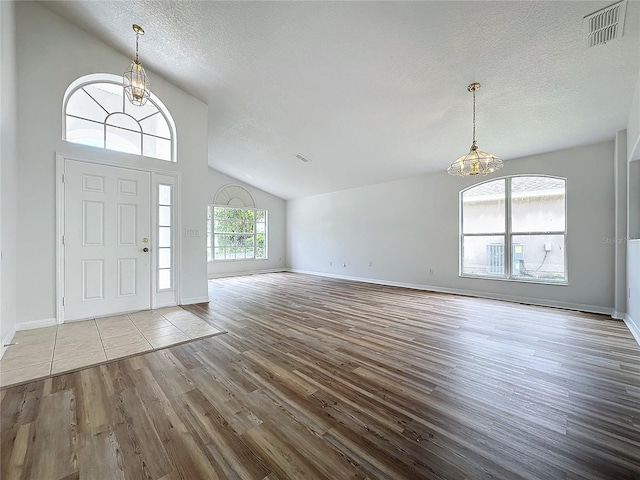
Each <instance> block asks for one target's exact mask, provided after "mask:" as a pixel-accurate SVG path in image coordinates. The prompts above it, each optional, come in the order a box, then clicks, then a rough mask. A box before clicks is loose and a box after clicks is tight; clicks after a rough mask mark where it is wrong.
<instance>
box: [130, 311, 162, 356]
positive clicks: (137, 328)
mask: <svg viewBox="0 0 640 480" xmlns="http://www.w3.org/2000/svg"><path fill="white" fill-rule="evenodd" d="M149 311H150V312H155V311H156V310H153V309H151V310H149ZM127 317H129V321H130V322H131V323H132V324H133V326H134V327H135V328H136V330H138V331H139V332H140V335H142V338H144V341H145V342H147V343H148V344H149V346H150V347H151V348H152V349H155V348H156V347H154V346H153V345H151V342H150V341H149V339H148V338H147V337H146V336H145V334H144V332H143V331H142V330H140V327H138V325H137V324H136V322H134V321H133V320H132V319H131V317H130V316H129V314H127Z"/></svg>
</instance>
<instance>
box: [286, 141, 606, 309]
mask: <svg viewBox="0 0 640 480" xmlns="http://www.w3.org/2000/svg"><path fill="white" fill-rule="evenodd" d="M613 157H614V144H613V142H604V143H599V144H595V145H589V146H584V147H578V148H572V149H568V150H562V151H557V152H551V153H547V154H542V155H535V156H531V157H525V158H520V159H514V160H509V161H507V162H506V163H505V167H504V169H503V170H502V171H501V172H500V174H501V175H505V176H506V175H513V174H548V175H556V176H561V177H566V178H567V208H568V225H567V228H568V234H567V244H568V245H567V255H568V260H567V261H568V275H569V284H568V285H566V286H560V285H539V284H526V283H518V282H505V281H497V280H485V279H470V278H460V277H459V276H458V195H459V191H460V190H462V189H463V188H465V187H467V186H469V185H472V184H473V183H477V181H474V180H473V179H460V178H458V177H451V176H449V175H447V174H446V173H445V172H443V173H439V174H432V175H427V176H422V177H415V178H409V179H405V180H400V181H396V182H389V183H384V184H380V185H373V186H368V187H362V188H356V189H351V190H345V191H341V192H335V193H330V194H325V195H317V196H312V197H306V198H301V199H296V200H290V201H288V202H287V255H288V256H287V262H288V265H289V266H290V267H291V268H292V269H294V270H298V271H308V272H315V273H320V274H328V275H341V276H347V277H352V278H361V279H370V280H372V281H376V282H382V283H399V284H411V285H414V286H419V287H424V288H433V289H436V290H442V291H457V292H466V293H471V294H477V295H485V296H489V297H495V298H505V299H516V300H522V301H525V302H532V303H540V304H548V305H557V306H564V307H569V308H580V309H586V310H591V311H596V312H606V313H611V310H612V308H613V298H614V290H613V283H614V243H613V242H611V243H610V242H609V241H608V239H613V236H614V233H615V231H614V216H613V212H614V182H613ZM496 177H497V176H496ZM330 262H333V265H332V266H330ZM369 262H372V266H369ZM344 264H346V267H344V266H343V265H344ZM430 271H432V272H433V273H432V274H430Z"/></svg>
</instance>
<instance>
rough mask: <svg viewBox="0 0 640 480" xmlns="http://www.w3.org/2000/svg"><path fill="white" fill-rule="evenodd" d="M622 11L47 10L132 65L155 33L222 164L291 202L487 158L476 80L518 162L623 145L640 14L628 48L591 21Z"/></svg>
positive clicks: (159, 4)
mask: <svg viewBox="0 0 640 480" xmlns="http://www.w3.org/2000/svg"><path fill="white" fill-rule="evenodd" d="M611 3H613V2H611V1H503V2H498V1H469V2H454V1H435V2H395V1H388V2H338V1H331V2H195V1H193V2H186V1H171V2H169V1H142V0H130V1H127V2H120V1H117V2H111V1H98V2H94V1H59V2H46V3H45V5H46V6H47V7H48V8H50V9H51V10H53V11H54V12H56V13H58V14H59V15H61V16H63V17H65V18H67V19H68V20H70V21H71V22H73V23H75V24H77V25H79V26H81V27H83V28H85V29H87V30H88V31H91V32H92V33H93V34H94V35H96V36H97V37H98V38H99V39H101V40H102V41H104V42H105V43H107V44H109V45H111V46H113V47H114V48H116V49H117V50H119V51H121V52H123V53H125V54H127V55H128V56H131V55H132V47H133V32H132V30H131V24H132V23H138V24H140V25H142V26H143V27H144V29H145V31H146V35H145V36H144V37H143V39H142V40H141V47H140V51H141V60H142V63H143V65H144V66H145V68H146V69H147V70H148V71H151V74H150V76H151V80H152V81H153V75H154V74H157V75H160V76H162V77H164V78H165V79H167V80H169V81H171V82H172V83H174V84H175V85H177V86H179V87H181V88H183V89H184V90H186V91H188V92H189V93H191V94H193V95H194V96H196V97H197V98H199V99H201V100H202V101H203V102H205V103H206V104H207V105H208V106H209V125H208V131H209V165H210V166H211V167H213V168H215V169H217V170H220V171H222V172H224V173H226V174H228V175H231V176H233V177H236V178H238V179H240V180H242V181H245V182H247V183H249V184H251V185H254V186H256V187H259V188H262V189H264V190H266V191H268V192H271V193H273V194H275V195H278V196H280V197H282V198H286V199H289V198H297V197H302V196H307V195H313V194H318V193H323V192H329V191H335V190H341V189H346V188H352V187H356V186H362V185H368V184H374V183H380V182H385V181H390V180H395V179H400V178H404V177H409V176H414V175H422V174H426V173H431V172H444V170H445V169H446V167H447V166H448V165H449V164H450V163H451V162H452V161H453V160H455V159H456V158H457V157H458V156H460V155H462V154H464V153H466V152H467V151H468V149H469V146H470V143H471V101H472V97H471V94H470V93H468V92H467V90H466V88H467V85H468V84H469V83H471V82H474V81H476V82H480V83H481V84H482V88H481V89H480V90H479V91H478V93H477V124H478V125H477V139H478V145H479V147H480V149H482V150H485V151H488V152H491V153H493V154H495V155H498V156H500V157H501V158H503V159H504V160H505V161H506V162H508V161H509V159H512V158H517V157H521V156H526V155H530V154H536V153H541V152H545V151H551V150H557V149H562V148H567V147H572V146H577V145H584V144H590V143H595V142H598V141H603V140H608V139H612V138H613V137H614V135H615V132H616V131H618V130H622V129H624V128H625V127H626V125H627V121H628V118H629V114H630V107H631V99H632V95H633V91H634V87H635V84H636V81H637V79H638V71H639V68H640V35H639V31H640V2H637V1H630V2H629V3H628V5H627V8H626V22H625V25H624V36H623V37H622V38H621V39H620V40H616V41H612V42H609V43H607V44H606V45H603V46H598V47H594V48H590V49H587V48H585V39H584V32H583V17H585V16H586V15H589V14H591V13H593V12H595V11H597V10H599V9H601V8H604V7H606V6H608V5H610V4H611ZM125 68H126V65H123V70H124V69H125ZM114 73H119V72H114ZM297 154H302V155H303V156H305V157H307V158H308V159H309V160H310V162H308V163H304V162H302V161H300V160H299V159H297V158H296V157H295V155H297ZM443 175H446V174H443Z"/></svg>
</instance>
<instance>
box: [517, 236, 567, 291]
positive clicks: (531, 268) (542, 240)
mask: <svg viewBox="0 0 640 480" xmlns="http://www.w3.org/2000/svg"><path fill="white" fill-rule="evenodd" d="M512 238H513V246H512V249H511V257H512V261H513V266H512V276H513V277H514V278H521V279H528V280H544V281H547V282H564V281H565V280H566V278H565V270H564V262H565V254H564V252H565V245H564V238H565V237H564V235H514V236H513V237H512Z"/></svg>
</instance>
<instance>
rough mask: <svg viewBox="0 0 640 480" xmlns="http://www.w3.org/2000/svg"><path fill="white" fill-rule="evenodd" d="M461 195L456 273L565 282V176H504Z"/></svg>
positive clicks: (543, 281)
mask: <svg viewBox="0 0 640 480" xmlns="http://www.w3.org/2000/svg"><path fill="white" fill-rule="evenodd" d="M460 197H461V198H460V200H461V201H460V209H461V210H460V222H461V234H460V275H462V276H473V277H488V278H502V279H509V280H520V281H531V282H539V283H566V281H567V272H566V253H565V246H566V240H565V239H566V181H565V180H564V179H562V178H554V177H545V176H528V177H524V176H523V177H508V178H503V179H498V180H493V181H489V182H484V183H481V184H479V185H476V186H474V187H471V188H469V189H467V190H464V191H463V192H462V193H461V196H460Z"/></svg>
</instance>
